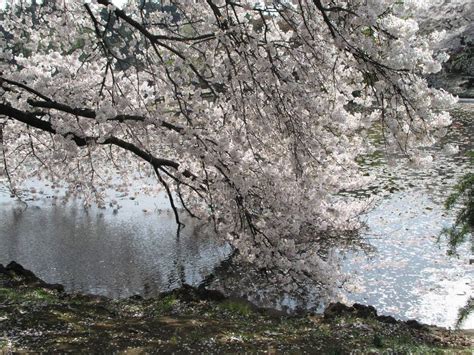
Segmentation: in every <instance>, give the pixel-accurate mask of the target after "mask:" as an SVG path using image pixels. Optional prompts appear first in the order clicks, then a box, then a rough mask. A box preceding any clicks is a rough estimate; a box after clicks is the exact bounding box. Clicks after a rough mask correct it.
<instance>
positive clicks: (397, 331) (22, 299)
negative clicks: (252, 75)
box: [0, 274, 473, 354]
mask: <svg viewBox="0 0 474 355" xmlns="http://www.w3.org/2000/svg"><path fill="white" fill-rule="evenodd" d="M0 277H4V275H3V276H2V275H1V274H0ZM0 281H2V280H1V278H0ZM0 285H3V286H2V287H1V288H0V349H1V350H2V351H3V352H4V353H8V352H11V351H13V352H22V351H25V352H31V351H34V352H48V353H50V352H55V353H56V352H84V353H97V352H100V353H101V352H104V353H110V352H114V353H121V352H123V353H129V354H138V353H154V352H156V353H163V352H170V353H171V352H174V353H206V354H207V353H235V352H239V353H240V352H249V353H260V352H262V353H265V352H268V353H295V354H299V353H310V354H346V353H351V352H352V353H370V354H376V353H385V354H388V353H393V354H395V353H397V354H398V353H401V354H404V353H426V354H433V353H441V354H442V353H448V354H451V353H459V354H471V353H472V350H473V347H472V346H473V342H472V338H469V336H468V335H466V334H465V333H460V332H450V331H447V330H443V329H439V328H427V327H426V328H424V329H416V328H414V327H411V326H409V325H407V324H406V323H403V322H396V323H394V324H389V323H384V322H381V321H379V320H378V319H376V318H370V317H369V318H360V317H357V316H355V315H353V314H346V315H344V314H343V315H340V316H334V317H329V318H328V317H326V318H324V317H323V316H311V315H304V316H295V317H288V316H283V315H281V314H277V313H275V312H270V311H266V310H261V309H258V308H256V307H255V306H253V305H251V304H250V303H248V302H246V301H243V300H232V299H226V300H220V301H218V300H210V299H207V300H204V299H202V297H201V296H199V295H198V294H197V293H195V292H194V291H193V289H191V288H189V289H188V290H187V291H186V292H183V291H182V290H181V291H175V292H172V293H168V294H165V295H162V296H160V297H157V298H154V299H148V300H143V299H141V298H138V297H136V298H129V299H125V300H111V299H107V298H103V297H96V296H85V295H69V294H66V293H64V292H61V291H57V290H51V289H48V288H44V287H42V286H39V285H31V284H30V285H28V284H24V283H21V282H14V283H11V282H3V283H2V282H0Z"/></svg>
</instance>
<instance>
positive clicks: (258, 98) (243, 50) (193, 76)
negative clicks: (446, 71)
mask: <svg viewBox="0 0 474 355" xmlns="http://www.w3.org/2000/svg"><path fill="white" fill-rule="evenodd" d="M168 3H169V5H167V6H161V5H159V4H155V6H154V7H153V9H151V8H150V7H149V6H145V5H146V2H143V1H142V2H137V3H135V2H129V3H128V4H127V5H126V6H124V7H123V8H117V7H115V6H114V5H113V4H112V3H111V2H110V1H108V0H94V1H47V2H45V4H43V5H42V6H37V7H35V9H34V16H32V12H31V11H29V12H28V11H21V9H20V8H19V7H21V6H26V5H25V4H24V2H18V3H13V2H12V3H11V4H10V5H11V6H9V7H8V9H7V10H5V11H4V13H3V17H4V19H3V23H2V26H3V28H4V30H5V33H8V34H9V36H8V38H5V39H4V40H3V43H2V46H1V48H2V52H1V56H2V62H1V64H0V65H1V66H0V71H1V76H0V83H1V91H0V97H1V101H0V128H1V129H0V134H1V135H0V141H1V158H2V164H3V169H2V175H3V177H4V179H5V181H6V183H7V184H8V186H9V188H10V189H11V191H12V193H13V194H17V193H18V186H21V182H22V181H24V180H25V179H28V178H31V177H36V178H41V179H47V180H51V181H55V182H61V183H63V184H66V186H68V189H69V191H70V192H71V193H76V192H81V193H82V194H83V195H84V196H85V198H86V201H93V200H94V201H96V202H97V203H99V204H101V203H105V202H106V201H105V198H104V195H103V191H104V189H108V188H114V189H117V190H119V191H126V189H127V186H128V185H129V181H130V180H133V179H134V178H136V177H137V176H138V175H140V176H152V175H153V176H155V177H156V187H157V191H158V190H161V191H164V192H165V193H166V194H167V195H168V197H169V201H170V207H171V208H172V210H173V211H174V215H175V218H176V222H177V224H178V225H179V226H181V224H182V221H183V216H185V215H187V216H189V217H190V218H194V219H197V220H201V221H202V222H206V223H208V225H210V226H212V228H213V229H214V230H215V231H216V233H217V235H218V236H219V237H220V238H223V239H225V240H226V241H228V242H229V243H231V245H232V246H233V247H234V248H235V250H238V251H239V255H240V257H242V258H244V259H245V260H247V261H249V262H251V263H253V264H255V265H257V266H258V267H260V268H268V267H275V266H276V267H277V269H278V270H279V273H280V275H283V276H285V277H286V276H288V275H290V276H294V275H305V276H306V277H308V278H311V279H317V280H318V281H320V282H322V283H329V281H330V279H331V278H332V277H333V276H334V274H335V273H334V270H332V269H331V267H330V264H328V263H327V260H326V259H325V258H324V257H322V256H321V253H320V252H319V251H320V247H319V246H320V245H321V242H322V241H323V240H327V239H328V238H332V239H334V240H338V239H344V238H347V237H348V236H350V235H351V233H352V232H353V231H354V230H357V228H359V227H360V223H359V221H358V218H357V217H358V215H359V213H360V212H361V209H362V208H363V207H364V206H365V204H364V203H361V202H360V201H359V202H354V201H347V200H344V199H342V198H336V195H337V193H338V192H340V191H342V190H350V189H354V188H358V187H359V186H362V185H363V184H364V183H366V180H367V179H366V178H364V177H363V176H361V174H360V173H359V166H358V164H357V162H356V158H357V157H358V156H360V155H361V154H364V153H367V152H370V151H371V149H373V146H372V143H371V140H370V139H369V138H368V135H369V133H370V131H371V130H374V129H375V130H377V131H378V132H381V134H382V136H383V139H384V142H385V144H386V149H387V150H391V149H393V150H398V151H400V152H402V153H403V154H404V155H405V156H406V157H408V158H410V159H413V160H420V159H421V160H423V159H426V158H425V157H423V156H422V155H419V154H418V153H419V151H420V148H422V147H424V146H427V145H431V144H432V143H433V142H434V140H435V138H436V137H438V136H441V135H443V133H444V132H445V127H446V126H447V125H449V124H450V116H449V114H448V112H447V111H446V110H447V109H448V108H449V107H450V106H451V105H452V104H453V103H454V99H453V97H452V96H451V95H449V94H447V93H446V92H444V91H441V90H436V89H432V88H430V87H428V85H427V82H426V80H425V79H424V75H426V74H429V73H434V72H437V71H439V70H440V69H441V63H442V62H443V61H445V60H446V59H447V58H446V56H444V55H442V54H438V53H436V52H434V50H433V48H435V46H436V44H437V43H438V42H439V41H440V40H442V38H443V33H438V32H431V33H428V34H421V33H420V31H419V27H418V25H417V22H416V20H415V19H414V18H413V16H412V14H414V13H416V11H417V9H416V6H417V5H416V2H415V1H391V0H350V1H349V0H332V1H328V0H294V1H284V0H280V1H278V0H275V1H265V2H263V1H260V2H258V1H246V0H241V1H238V0H225V1H224V0H200V1H184V0H171V1H169V2H168ZM5 37H7V36H5ZM117 176H119V177H120V178H117ZM150 191H151V190H150Z"/></svg>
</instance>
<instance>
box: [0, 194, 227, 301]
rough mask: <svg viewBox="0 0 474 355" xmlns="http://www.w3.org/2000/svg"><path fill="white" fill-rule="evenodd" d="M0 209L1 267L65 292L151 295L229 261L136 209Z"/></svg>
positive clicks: (211, 244) (162, 217)
mask: <svg viewBox="0 0 474 355" xmlns="http://www.w3.org/2000/svg"><path fill="white" fill-rule="evenodd" d="M1 207H2V208H0V222H1V224H0V236H1V238H2V243H1V244H0V263H8V262H9V261H10V260H15V261H18V262H20V263H21V264H23V265H24V266H25V267H27V268H30V269H32V270H34V271H35V272H36V273H37V274H38V276H40V277H42V278H44V279H45V280H46V281H49V282H58V283H62V284H64V285H65V286H66V288H67V289H68V290H74V291H81V292H87V293H94V294H101V295H107V296H111V297H127V296H130V295H133V294H137V293H139V294H142V295H145V296H147V295H152V294H156V293H158V292H161V291H164V290H169V289H172V288H175V287H179V286H180V284H181V283H182V282H186V283H189V284H197V283H199V282H200V281H201V280H202V279H203V278H204V277H205V276H206V275H207V274H208V273H209V272H210V271H211V270H212V268H213V266H214V265H215V264H216V263H218V262H219V260H221V259H223V258H224V257H225V256H226V255H227V253H228V248H226V247H225V246H221V247H219V246H218V245H216V243H215V241H214V240H213V239H212V238H208V237H203V236H201V235H199V234H198V233H195V232H194V229H193V228H192V227H191V224H190V223H188V226H187V228H185V229H184V230H183V233H182V234H181V236H180V238H179V240H178V239H177V238H175V231H176V229H175V228H176V227H175V224H174V222H173V218H172V217H171V216H170V215H169V214H168V213H167V212H164V213H161V214H158V213H150V214H144V213H143V211H142V206H136V205H131V206H128V208H123V209H122V211H124V212H123V213H122V212H121V213H119V214H117V215H114V214H113V213H112V212H111V211H109V210H104V211H102V210H95V209H91V210H84V209H83V208H82V207H81V206H80V205H79V204H70V205H68V206H67V208H65V207H64V206H48V205H47V204H45V203H43V204H35V205H30V206H29V207H28V208H27V209H26V210H24V211H22V210H21V207H22V206H21V205H15V206H12V205H11V204H7V203H4V204H3V205H2V206H1ZM12 207H13V208H12ZM125 211H126V212H125Z"/></svg>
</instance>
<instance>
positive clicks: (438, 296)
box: [0, 104, 474, 328]
mask: <svg viewBox="0 0 474 355" xmlns="http://www.w3.org/2000/svg"><path fill="white" fill-rule="evenodd" d="M462 107H463V109H460V110H459V112H457V114H456V115H457V117H458V120H457V121H456V122H455V124H453V126H452V129H451V132H450V133H449V135H448V136H447V137H446V138H445V141H449V142H452V143H456V144H459V146H460V152H459V153H458V154H456V155H447V154H445V153H444V152H443V151H442V149H441V148H440V147H434V148H433V153H435V156H436V159H435V161H434V164H433V165H432V166H430V167H426V168H417V169H414V168H412V167H407V166H405V165H404V163H403V162H402V161H401V160H400V159H393V161H390V162H389V163H387V162H386V158H384V157H383V156H382V155H377V154H376V155H374V156H372V157H371V158H370V159H369V160H368V164H367V169H368V172H370V174H373V175H375V178H376V180H375V182H374V184H373V185H372V186H371V187H370V188H368V189H367V190H364V191H361V193H362V194H365V195H368V196H374V197H376V198H377V200H376V201H377V202H376V203H375V206H374V209H373V210H372V211H371V212H370V213H369V214H368V215H367V216H366V222H367V225H368V229H367V231H366V232H365V234H364V236H363V237H364V240H366V241H368V242H370V244H371V245H372V246H373V247H374V249H375V251H373V252H362V251H347V252H344V253H341V259H342V269H343V270H344V271H345V272H346V273H347V274H349V275H350V280H351V283H352V284H353V287H352V291H351V292H347V293H346V294H345V295H344V297H345V298H346V300H347V301H349V302H354V301H357V302H361V303H365V304H371V305H374V306H375V307H376V308H377V309H378V310H379V311H380V312H381V313H383V314H389V315H394V316H396V317H398V318H404V319H407V318H416V319H418V320H420V321H422V322H426V323H430V324H437V325H440V326H447V327H450V326H453V324H454V322H455V319H456V316H457V310H458V309H459V307H461V306H462V305H464V304H465V302H466V301H467V299H468V298H469V297H470V296H472V293H473V292H472V290H473V285H474V274H473V270H474V265H470V263H469V259H470V258H472V256H471V255H470V250H469V249H468V248H467V247H464V248H461V249H460V250H459V256H458V257H448V256H447V255H446V251H447V246H446V245H445V243H443V242H441V243H439V242H437V239H438V236H439V233H440V231H441V229H442V228H443V227H446V226H449V225H450V224H451V223H452V221H453V213H447V212H446V211H444V210H443V206H442V205H443V201H444V199H445V198H446V197H447V195H448V194H449V191H450V189H451V188H452V186H453V185H454V184H455V181H456V179H457V178H458V177H459V176H461V175H462V174H464V173H465V172H466V171H467V170H468V169H471V170H472V166H470V165H469V162H468V160H467V159H466V158H465V156H464V153H465V152H466V151H468V150H470V149H473V142H472V137H473V136H474V125H473V119H472V118H473V116H474V115H473V113H472V110H473V109H474V105H470V104H463V106H462ZM44 195H45V197H44V198H42V199H40V200H38V201H34V202H30V203H29V206H28V208H26V209H25V208H24V206H23V205H22V204H20V203H17V202H14V201H12V200H11V199H9V196H8V193H7V192H6V190H0V263H3V264H6V263H8V262H9V261H11V260H15V261H17V262H19V263H21V264H23V265H24V266H25V267H26V268H28V269H31V270H33V271H34V272H35V273H36V274H37V275H38V276H39V277H41V278H43V279H44V280H45V281H47V282H53V283H61V284H64V285H65V287H66V289H67V290H68V291H80V292H85V293H93V294H100V295H106V296H110V297H128V296H131V295H134V294H142V295H144V296H152V295H154V294H157V293H159V292H162V291H165V290H169V289H172V288H175V287H179V285H181V283H182V282H186V283H188V284H193V285H197V284H199V283H200V282H201V281H202V280H203V279H204V278H205V277H206V276H207V275H208V274H209V273H210V272H211V271H212V270H213V268H214V267H215V266H216V265H217V264H219V262H220V261H222V260H224V259H225V258H226V257H227V256H228V254H229V252H230V248H229V247H227V246H226V245H219V244H216V242H215V240H213V239H212V238H210V237H209V236H206V235H202V234H201V233H200V232H199V230H197V229H193V228H192V227H190V226H188V227H187V228H185V229H184V231H183V233H182V234H181V236H180V238H179V239H177V238H176V234H175V232H176V229H175V228H176V227H175V224H174V218H173V216H172V214H171V213H170V211H169V210H168V209H167V201H166V199H164V198H155V199H152V198H150V197H146V196H142V197H140V198H139V199H136V200H131V199H129V198H127V197H120V196H117V199H118V200H119V203H120V204H121V205H122V206H123V207H122V208H121V209H120V210H119V211H118V212H117V211H116V210H113V209H111V208H109V209H105V210H101V209H95V208H91V209H89V210H84V209H83V208H82V207H81V203H80V201H78V202H76V203H69V204H67V205H62V204H61V203H60V202H58V201H57V200H54V199H52V198H49V197H48V193H47V187H45V194H44ZM244 286H245V285H243V284H233V288H228V289H227V291H228V292H230V293H234V294H235V295H244V294H245V295H246V296H247V297H250V298H251V299H253V300H255V301H256V302H257V303H261V304H262V303H263V304H262V305H264V306H265V305H266V306H269V304H268V303H270V306H276V307H282V308H285V307H286V308H290V309H291V308H295V307H296V306H295V305H297V304H298V302H296V301H294V300H291V298H289V297H288V296H286V295H284V294H280V295H279V297H278V298H275V299H273V300H271V301H269V300H268V298H266V297H260V298H259V297H256V296H255V295H253V296H252V292H251V291H249V290H247V289H245V287H244ZM259 292H265V290H259ZM269 294H272V293H271V292H269ZM260 296H261V295H260ZM316 298H317V296H316V295H315V294H313V295H309V296H308V299H309V301H308V300H306V304H308V305H310V304H312V305H315V304H318V301H317V300H316ZM308 307H309V306H308ZM464 328H474V317H472V316H471V318H470V319H468V321H467V322H465V324H464Z"/></svg>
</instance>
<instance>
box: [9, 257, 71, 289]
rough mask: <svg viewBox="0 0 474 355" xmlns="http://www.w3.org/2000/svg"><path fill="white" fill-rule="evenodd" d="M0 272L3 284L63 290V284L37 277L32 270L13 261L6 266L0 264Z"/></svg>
mask: <svg viewBox="0 0 474 355" xmlns="http://www.w3.org/2000/svg"><path fill="white" fill-rule="evenodd" d="M0 274H1V275H2V276H4V277H3V279H2V284H3V285H4V286H14V285H15V284H23V285H31V286H39V287H43V288H47V289H50V290H56V291H59V292H64V286H63V285H60V284H48V283H46V282H44V281H43V280H41V279H40V278H39V277H37V276H36V275H35V274H34V273H33V272H32V271H30V270H27V269H25V268H24V267H23V266H22V265H20V264H18V263H17V262H15V261H12V262H10V263H9V264H8V265H7V266H6V267H4V266H3V265H2V264H0Z"/></svg>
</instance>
